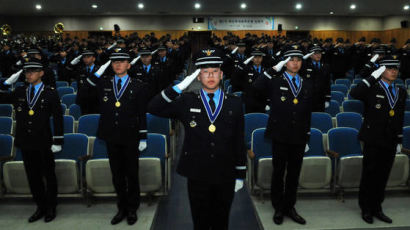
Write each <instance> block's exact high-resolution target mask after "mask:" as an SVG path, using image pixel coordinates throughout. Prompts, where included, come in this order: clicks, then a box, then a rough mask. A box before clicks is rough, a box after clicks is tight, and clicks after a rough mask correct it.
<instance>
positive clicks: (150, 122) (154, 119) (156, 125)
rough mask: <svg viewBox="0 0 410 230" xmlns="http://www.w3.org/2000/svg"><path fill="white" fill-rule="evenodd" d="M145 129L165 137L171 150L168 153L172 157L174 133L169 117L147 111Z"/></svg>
mask: <svg viewBox="0 0 410 230" xmlns="http://www.w3.org/2000/svg"><path fill="white" fill-rule="evenodd" d="M147 130H148V133H158V134H162V135H165V136H166V137H167V143H168V146H167V147H168V149H170V150H172V151H171V152H170V154H171V157H172V158H173V157H174V153H175V146H174V145H175V135H174V134H173V133H174V132H173V131H172V129H171V119H169V118H164V117H159V116H155V115H152V114H150V113H147Z"/></svg>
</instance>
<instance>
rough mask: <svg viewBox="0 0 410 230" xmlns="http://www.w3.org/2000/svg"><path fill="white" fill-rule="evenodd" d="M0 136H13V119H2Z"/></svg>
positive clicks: (0, 120) (0, 121)
mask: <svg viewBox="0 0 410 230" xmlns="http://www.w3.org/2000/svg"><path fill="white" fill-rule="evenodd" d="M0 134H8V135H12V134H13V119H12V118H11V117H0Z"/></svg>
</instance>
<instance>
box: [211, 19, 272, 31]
mask: <svg viewBox="0 0 410 230" xmlns="http://www.w3.org/2000/svg"><path fill="white" fill-rule="evenodd" d="M208 29H209V30H274V24H273V17H209V18H208Z"/></svg>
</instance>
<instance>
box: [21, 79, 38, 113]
mask: <svg viewBox="0 0 410 230" xmlns="http://www.w3.org/2000/svg"><path fill="white" fill-rule="evenodd" d="M43 89H44V84H43V83H41V86H40V88H39V89H38V90H37V92H36V94H34V97H33V98H30V90H34V86H31V87H27V89H26V96H27V104H28V107H29V109H30V110H29V111H28V115H29V116H33V115H34V110H33V108H34V106H35V105H36V103H37V100H38V98H39V97H40V94H41V93H42V92H43ZM30 99H31V100H30ZM42 101H43V100H42ZM18 110H19V108H17V111H18ZM20 110H21V108H20Z"/></svg>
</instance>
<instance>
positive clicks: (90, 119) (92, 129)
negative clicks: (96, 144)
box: [78, 114, 100, 137]
mask: <svg viewBox="0 0 410 230" xmlns="http://www.w3.org/2000/svg"><path fill="white" fill-rule="evenodd" d="M99 121H100V114H87V115H83V116H81V117H80V118H79V119H78V133H83V134H85V135H87V136H91V137H95V136H97V130H98V122H99Z"/></svg>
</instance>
